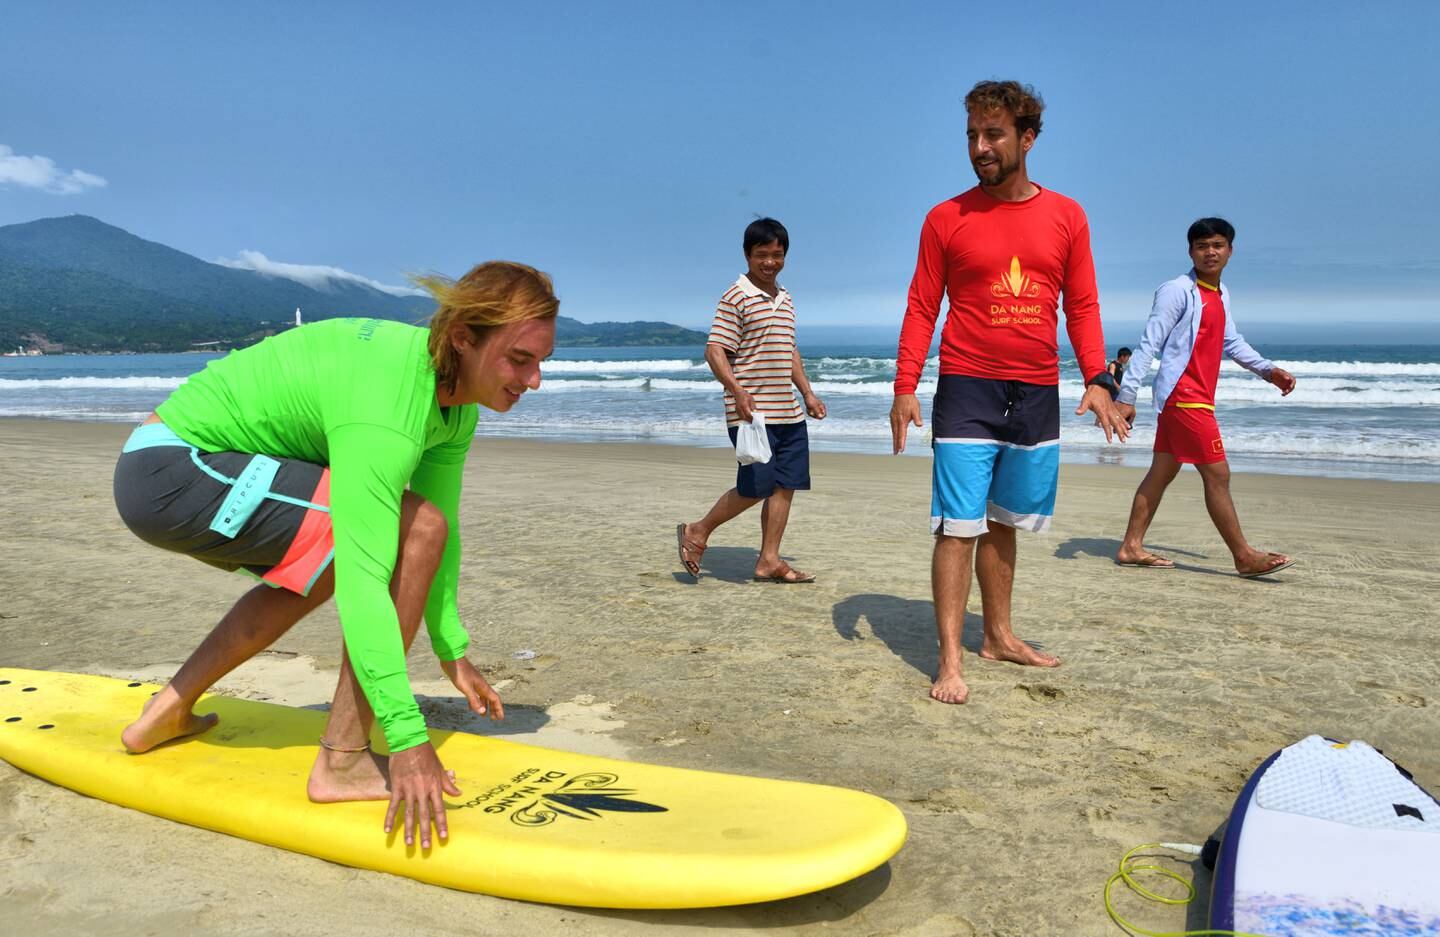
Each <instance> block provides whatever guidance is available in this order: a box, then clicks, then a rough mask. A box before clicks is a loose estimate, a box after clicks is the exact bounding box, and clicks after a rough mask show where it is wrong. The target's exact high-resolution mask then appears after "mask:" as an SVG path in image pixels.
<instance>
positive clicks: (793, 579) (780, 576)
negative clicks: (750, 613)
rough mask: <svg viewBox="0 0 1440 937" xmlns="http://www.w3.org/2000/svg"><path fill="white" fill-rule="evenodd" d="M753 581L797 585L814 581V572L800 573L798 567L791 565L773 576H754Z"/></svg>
mask: <svg viewBox="0 0 1440 937" xmlns="http://www.w3.org/2000/svg"><path fill="white" fill-rule="evenodd" d="M755 581H756V582H774V583H779V584H780V585H782V586H798V585H800V584H801V583H805V582H814V581H815V574H814V573H802V572H800V571H799V570H798V569H792V568H791V567H789V566H786V567H785V570H784V572H781V573H777V574H775V575H773V576H756V577H755Z"/></svg>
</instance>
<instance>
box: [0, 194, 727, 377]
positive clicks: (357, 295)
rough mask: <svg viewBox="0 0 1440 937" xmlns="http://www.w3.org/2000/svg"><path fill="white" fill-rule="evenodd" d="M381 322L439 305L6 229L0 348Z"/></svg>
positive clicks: (178, 344)
mask: <svg viewBox="0 0 1440 937" xmlns="http://www.w3.org/2000/svg"><path fill="white" fill-rule="evenodd" d="M297 307H298V308H300V309H302V310H303V311H304V313H303V314H304V316H305V319H306V320H307V321H312V320H316V319H328V318H333V317H336V316H373V317H375V318H382V319H396V320H400V321H405V322H418V321H421V320H423V319H424V318H425V317H426V316H428V315H429V314H430V313H431V312H432V311H433V310H434V303H433V302H432V301H431V300H430V299H428V298H427V297H419V296H395V295H392V294H390V293H386V292H384V291H383V290H377V289H374V288H373V287H370V286H367V285H365V284H363V283H356V282H353V281H347V280H332V281H330V282H329V283H328V284H326V285H325V286H324V287H323V288H318V289H317V288H314V287H311V286H307V285H305V284H303V283H297V282H295V281H293V280H286V279H283V278H280V277H272V276H266V275H264V274H261V273H256V272H255V271H253V270H237V269H233V268H230V267H224V266H221V265H219V264H212V263H208V262H206V261H203V260H200V259H199V258H197V257H192V256H190V255H189V254H186V253H184V252H183V251H178V250H175V249H174V248H171V247H166V246H165V245H163V244H157V243H156V242H154V241H147V240H145V239H144V238H139V237H136V236H135V235H133V234H130V233H129V232H128V231H125V230H123V229H121V228H117V227H115V226H113V225H109V224H106V223H105V222H103V221H99V220H98V219H95V218H90V217H87V216H85V215H69V216H66V217H63V218H43V219H40V220H38V221H31V222H27V223H25V224H15V225H7V226H3V227H0V348H13V347H15V346H16V345H21V344H25V345H40V346H41V347H44V348H46V349H47V350H58V349H64V350H69V351H118V350H130V351H183V350H186V349H188V348H190V347H191V346H192V344H193V343H196V342H215V341H219V342H224V343H226V344H232V345H240V344H247V343H249V342H253V341H256V340H258V339H259V338H261V337H263V336H264V335H266V334H269V333H270V332H272V331H275V330H277V329H280V328H284V327H285V325H286V324H287V323H288V322H290V321H291V316H292V315H293V313H294V310H295V309H296V308H297ZM704 341H705V335H704V333H701V332H694V331H690V330H688V329H681V328H679V327H677V326H673V325H668V324H666V323H658V322H653V323H635V322H627V323H600V324H598V325H586V324H585V323H582V322H578V321H576V320H574V319H569V318H566V317H563V316H562V317H561V318H560V320H559V322H558V323H557V328H556V343H557V344H559V345H629V344H635V345H688V344H700V343H703V342H704Z"/></svg>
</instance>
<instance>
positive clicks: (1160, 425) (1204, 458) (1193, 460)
mask: <svg viewBox="0 0 1440 937" xmlns="http://www.w3.org/2000/svg"><path fill="white" fill-rule="evenodd" d="M1155 451H1156V452H1167V453H1169V454H1170V455H1172V456H1174V457H1175V461H1176V462H1180V463H1185V464H1189V465H1209V464H1210V463H1211V462H1224V461H1225V444H1224V443H1223V442H1221V441H1220V424H1219V423H1216V422H1215V411H1214V410H1207V409H1204V408H1201V407H1177V406H1174V405H1173V404H1172V405H1169V406H1166V407H1165V409H1164V410H1162V411H1160V419H1159V421H1157V422H1156V424H1155Z"/></svg>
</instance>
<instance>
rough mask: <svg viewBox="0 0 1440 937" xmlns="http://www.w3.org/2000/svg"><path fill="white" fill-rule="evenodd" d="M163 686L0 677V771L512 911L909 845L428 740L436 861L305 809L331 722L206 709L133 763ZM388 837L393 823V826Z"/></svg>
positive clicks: (794, 888) (804, 789) (474, 743)
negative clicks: (491, 900)
mask: <svg viewBox="0 0 1440 937" xmlns="http://www.w3.org/2000/svg"><path fill="white" fill-rule="evenodd" d="M158 689H159V687H157V686H154V685H152V684H145V683H129V682H126V681H123V680H114V679H111V678H108V677H95V676H87V675H82V674H69V673H54V672H50V671H41V670H16V669H5V668H0V758H3V759H5V760H6V761H8V762H10V763H11V764H12V765H14V766H15V767H17V768H19V769H21V770H22V771H27V772H29V773H30V774H33V775H36V776H37V777H41V778H44V779H45V780H47V781H51V782H53V783H55V784H59V785H61V786H63V787H67V788H70V789H71V790H74V791H78V792H80V793H82V794H88V795H89V796H91V797H96V798H99V799H101V800H106V801H109V802H111V803H115V804H120V805H122V806H125V807H132V808H134V809H136V810H142V811H144V812H146V813H150V814H154V815H156V816H160V817H166V818H168V819H171V820H177V821H179V822H181V823H187V824H190V825H193V826H199V827H204V828H206V829H211V830H216V831H218V832H221V833H228V834H230V835H232V836H239V837H243V838H245V839H249V840H254V841H256V842H260V843H267V844H269V845H272V846H278V847H280V848H281V849H289V850H293V851H295V852H301V853H306V854H308V855H312V856H317V857H319V858H322V859H328V860H330V861H332V862H338V863H341V864H342V865H348V866H355V867H357V868H364V869H375V870H377V871H382V872H392V873H394V874H396V875H404V876H408V877H410V878H413V879H418V880H419V881H422V882H430V883H432V884H435V885H444V886H446V887H448V888H457V889H462V890H465V891H474V892H482V893H484V894H488V895H498V896H501V897H505V898H519V899H523V900H526V901H542V902H550V903H556V904H569V905H583V906H589V907H604V908H699V907H714V906H719V905H732V904H747V903H750V902H756V901H770V900H773V899H777V898H788V897H791V896H793V895H800V894H805V893H808V892H812V891H818V890H819V889H822V888H827V887H829V886H831V885H837V884H839V883H841V882H845V881H848V880H850V879H852V878H855V877H856V876H858V875H861V874H863V873H865V872H868V871H869V870H871V869H873V868H875V867H877V866H879V865H881V864H882V863H884V862H885V861H886V860H887V859H889V858H890V857H891V856H892V855H894V854H895V853H896V852H897V851H898V850H899V849H900V847H901V845H903V844H904V842H905V834H906V827H905V818H904V817H903V816H902V815H901V813H900V811H899V810H897V809H896V808H895V807H894V806H893V805H892V804H890V803H889V802H888V801H885V800H881V799H880V798H878V797H874V796H872V795H870V794H864V793H861V792H859V791H851V790H844V789H842V788H836V787H827V786H823V785H818V784H800V783H796V782H791V781H772V780H765V779H762V778H748V777H740V776H737V775H730V774H716V773H712V772H708V771H689V770H685V769H681V768H666V767H661V766H657V765H642V764H634V763H631V762H627V761H617V760H614V759H610V758H597V757H594V756H590V755H576V754H570V753H568V752H559V751H552V750H550V749H545V748H537V747H535V746H532V745H521V744H518V743H515V742H507V741H503V740H501V739H494V738H486V737H484V736H477V735H469V734H466V733H463V732H432V733H431V737H432V739H433V741H434V743H435V746H436V749H437V750H438V752H439V754H440V758H441V760H442V761H443V762H444V763H445V766H446V767H447V768H450V769H452V770H454V771H455V774H456V779H457V783H458V784H459V786H460V789H461V790H462V791H463V792H464V794H463V798H464V799H463V800H457V801H453V802H449V803H448V804H447V806H448V823H449V828H450V838H449V840H448V841H446V842H440V841H439V839H438V838H436V839H435V845H434V846H433V847H432V848H431V849H429V850H421V849H420V847H419V845H418V842H417V844H416V845H415V846H413V847H407V846H406V845H405V840H404V837H403V835H401V833H400V831H399V830H398V829H397V830H396V832H395V833H394V834H392V835H391V836H389V837H387V836H386V835H385V833H384V831H383V830H382V829H381V821H382V820H383V818H384V809H385V808H384V804H383V803H381V802H374V801H372V802H369V803H350V804H324V805H317V804H312V803H310V801H309V800H308V799H307V798H306V796H305V781H306V778H307V777H308V776H309V773H310V766H311V764H312V763H313V761H314V758H315V751H316V739H317V738H318V737H319V735H320V732H321V730H322V728H323V726H324V722H325V714H324V713H322V712H316V711H312V710H305V709H295V708H293V707H289V706H276V705H274V704H271V703H258V702H252V701H249V700H239V699H230V698H228V697H223V696H209V697H206V698H205V699H204V700H203V701H202V702H201V704H200V705H201V707H202V708H201V709H200V711H201V712H217V713H219V714H220V724H219V725H218V726H216V727H215V728H214V729H212V730H210V731H209V732H207V733H205V734H203V735H200V736H196V737H195V738H192V739H188V740H185V741H181V742H177V743H175V744H172V745H166V746H162V747H160V748H157V749H155V750H154V751H151V752H148V753H146V754H144V755H129V754H127V753H126V752H125V750H124V749H123V748H122V747H121V746H120V730H121V729H122V728H123V727H124V726H125V725H127V724H128V723H129V722H130V721H132V720H133V719H134V718H135V715H136V714H137V713H138V712H139V711H140V707H141V705H143V704H144V702H145V700H146V699H147V698H148V697H149V696H150V694H151V693H153V692H155V691H156V690H158ZM397 826H398V824H397Z"/></svg>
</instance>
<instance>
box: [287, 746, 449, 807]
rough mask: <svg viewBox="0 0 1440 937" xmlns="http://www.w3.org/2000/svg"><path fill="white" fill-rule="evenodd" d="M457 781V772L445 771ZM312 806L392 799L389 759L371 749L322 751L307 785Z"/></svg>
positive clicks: (307, 794) (307, 792)
mask: <svg viewBox="0 0 1440 937" xmlns="http://www.w3.org/2000/svg"><path fill="white" fill-rule="evenodd" d="M445 773H446V774H448V775H450V780H452V781H453V780H455V772H454V771H446V772H445ZM305 794H306V796H308V797H309V798H310V800H311V802H313V803H317V804H341V803H346V802H348V801H352V800H389V799H390V758H389V756H388V755H377V754H375V753H374V752H372V751H370V749H368V748H367V749H365V750H364V751H359V752H337V751H333V750H331V749H328V748H321V749H320V753H319V754H318V755H316V756H315V764H314V766H312V767H311V768H310V780H308V781H307V782H305Z"/></svg>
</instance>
